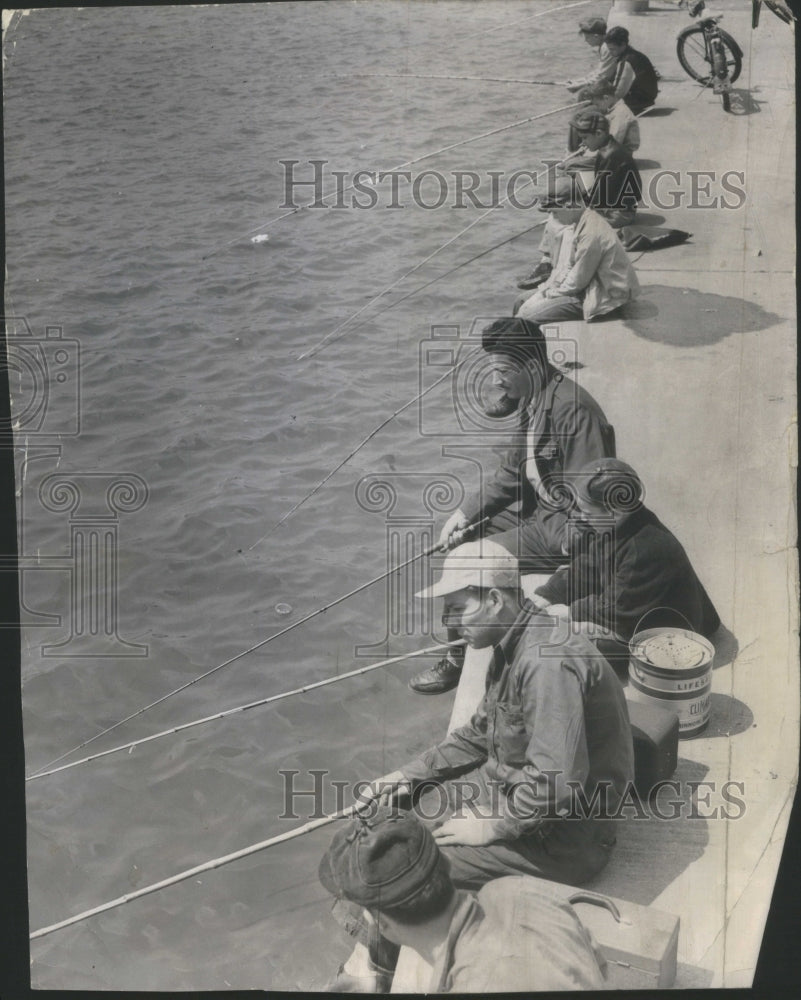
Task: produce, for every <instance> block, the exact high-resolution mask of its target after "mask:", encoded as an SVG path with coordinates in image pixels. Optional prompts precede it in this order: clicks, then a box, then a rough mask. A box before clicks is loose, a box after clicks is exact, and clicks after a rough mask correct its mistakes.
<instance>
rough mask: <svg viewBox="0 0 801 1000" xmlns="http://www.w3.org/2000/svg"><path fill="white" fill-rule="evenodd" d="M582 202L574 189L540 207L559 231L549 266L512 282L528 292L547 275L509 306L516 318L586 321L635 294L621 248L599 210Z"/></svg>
mask: <svg viewBox="0 0 801 1000" xmlns="http://www.w3.org/2000/svg"><path fill="white" fill-rule="evenodd" d="M585 201H586V196H583V195H581V194H580V192H578V191H576V190H574V191H573V192H572V193H571V192H564V191H561V190H557V192H556V194H555V195H554V196H553V197H552V198H546V199H543V201H542V202H541V203H540V206H539V207H540V210H541V211H544V212H548V213H549V214H550V215H551V216H552V217H553V218H554V219H555V220H556V221H557V222H558V223H559V224H561V225H562V226H563V227H564V228H563V229H562V230H561V231H560V232H559V234H558V237H557V242H556V249H555V251H554V256H553V258H552V259H553V262H554V263H553V268H552V269H550V264H548V263H545V262H544V261H541V262H540V263H539V264H538V265H537V268H535V270H534V272H532V274H531V275H530V276H529V278H528V279H525V280H523V281H520V282H518V287H521V288H530V287H532V286H535V285H537V284H539V281H540V280H541V279H540V275H541V274H543V273H547V277H545V280H544V281H542V283H541V284H539V287H537V289H536V291H535V292H534V294H533V295H531V296H529V297H528V298H520V299H518V300H517V301H516V302H515V304H514V307H513V310H512V311H513V312H514V314H515V315H516V316H519V317H520V318H521V319H526V320H528V321H529V322H533V323H538V324H542V323H557V322H560V321H564V320H576V319H584V320H585V321H586V322H588V323H589V322H590V321H592V320H594V319H596V318H598V317H599V316H608V315H609V314H610V313H613V312H615V311H616V310H617V309H620V308H621V306H624V305H625V304H626V303H627V302H630V301H631V300H632V299H634V298H636V297H637V296H638V295H639V292H640V283H639V281H638V280H637V274H636V272H635V270H634V268H633V267H632V265H631V261H630V260H629V258H628V255H627V253H626V251H625V249H624V248H623V244H622V243H621V242H620V240H619V239H618V237H617V234H616V233H615V231H614V229H612V227H611V225H610V224H609V222H607V220H606V219H605V218H604V217H603V215H602V214H601V212H600V211H595V209H593V208H590V207H588V206H586V204H585ZM626 211H627V210H626ZM623 215H624V213H623V212H621V213H620V214H619V217H620V218H622V217H623ZM622 224H623V223H622V222H621V225H622ZM538 272H539V273H538Z"/></svg>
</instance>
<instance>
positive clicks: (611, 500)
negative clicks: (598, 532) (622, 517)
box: [575, 458, 643, 512]
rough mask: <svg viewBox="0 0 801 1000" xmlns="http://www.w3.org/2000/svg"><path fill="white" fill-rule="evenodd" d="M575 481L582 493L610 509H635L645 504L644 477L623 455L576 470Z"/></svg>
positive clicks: (619, 510) (604, 459) (600, 460)
mask: <svg viewBox="0 0 801 1000" xmlns="http://www.w3.org/2000/svg"><path fill="white" fill-rule="evenodd" d="M575 482H576V486H577V488H578V491H579V493H580V494H581V496H583V497H585V498H586V499H587V500H591V501H592V502H593V503H600V504H603V505H604V506H605V507H607V508H608V509H609V510H613V511H618V512H623V511H634V510H637V508H638V507H640V506H641V504H642V495H643V488H642V480H641V479H640V477H639V476H638V475H637V473H636V472H635V471H634V469H632V467H631V466H630V465H629V464H628V463H627V462H622V461H621V460H620V459H619V458H599V459H597V460H596V461H594V462H590V463H589V464H587V465H585V466H584V468H583V469H581V470H580V471H579V472H578V473H577V474H576V478H575Z"/></svg>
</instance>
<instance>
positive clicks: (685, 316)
mask: <svg viewBox="0 0 801 1000" xmlns="http://www.w3.org/2000/svg"><path fill="white" fill-rule="evenodd" d="M619 315H620V318H621V319H622V321H623V323H624V325H625V326H627V327H629V329H631V330H633V331H634V333H636V334H637V336H638V337H643V338H644V339H645V340H651V341H654V342H656V343H660V344H672V345H673V346H674V347H695V346H698V345H702V344H716V343H717V342H718V341H720V340H723V338H724V337H728V336H730V335H731V334H733V333H751V332H753V331H756V330H767V329H768V328H769V327H771V326H775V325H776V324H777V323H779V322H780V321H781V320H782V318H783V317H781V316H778V315H777V314H776V313H772V312H768V311H767V310H766V309H763V308H762V307H761V306H759V305H757V304H756V303H755V302H749V301H747V299H740V298H737V297H735V296H733V295H717V294H716V293H715V292H699V291H698V290H697V289H695V288H672V287H670V286H668V285H645V286H644V287H643V289H642V297H641V298H639V299H636V300H635V301H634V302H629V303H628V304H627V305H626V306H625V307H624V309H623V310H622V311H621V313H620V314H619Z"/></svg>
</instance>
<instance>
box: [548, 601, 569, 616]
mask: <svg viewBox="0 0 801 1000" xmlns="http://www.w3.org/2000/svg"><path fill="white" fill-rule="evenodd" d="M548 614H549V615H553V616H554V618H569V617H570V608H569V607H568V606H567V605H566V604H549V605H548Z"/></svg>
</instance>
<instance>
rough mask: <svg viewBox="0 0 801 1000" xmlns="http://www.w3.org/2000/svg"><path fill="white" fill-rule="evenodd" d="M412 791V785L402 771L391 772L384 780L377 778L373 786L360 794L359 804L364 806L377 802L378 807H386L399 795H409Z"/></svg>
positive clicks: (369, 786)
mask: <svg viewBox="0 0 801 1000" xmlns="http://www.w3.org/2000/svg"><path fill="white" fill-rule="evenodd" d="M410 790H411V784H410V782H409V780H408V779H407V778H405V777H404V776H403V772H402V771H390V772H389V774H385V775H384V777H383V778H376V780H375V781H374V782H373V783H372V784H371V785H368V787H367V788H365V789H364V790H363V791H362V792H360V793H359V802H360V803H361V804H362V805H370V804H372V803H373V802H375V803H376V805H379V806H386V805H389V803H390V802H391V801H393V800H394V799H396V798H397V797H398V796H399V795H403V794H407V793H408V792H409V791H410Z"/></svg>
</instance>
